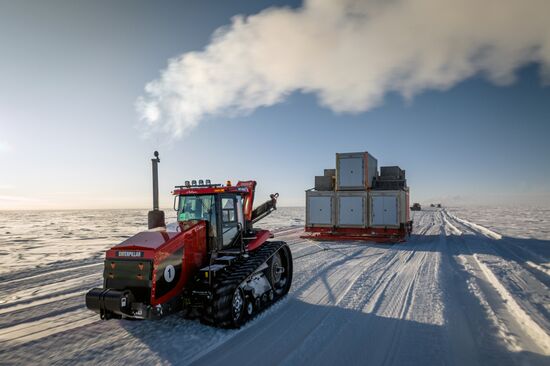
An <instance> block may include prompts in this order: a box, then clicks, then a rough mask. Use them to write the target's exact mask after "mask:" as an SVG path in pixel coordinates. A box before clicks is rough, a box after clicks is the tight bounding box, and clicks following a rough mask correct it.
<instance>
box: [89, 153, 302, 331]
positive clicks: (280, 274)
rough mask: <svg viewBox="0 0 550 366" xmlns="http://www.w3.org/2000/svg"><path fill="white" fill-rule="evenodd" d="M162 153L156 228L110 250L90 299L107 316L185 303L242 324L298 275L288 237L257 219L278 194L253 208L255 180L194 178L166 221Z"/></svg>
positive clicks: (152, 312)
mask: <svg viewBox="0 0 550 366" xmlns="http://www.w3.org/2000/svg"><path fill="white" fill-rule="evenodd" d="M155 156H156V160H155V159H153V187H154V188H153V189H154V192H155V193H154V200H153V201H154V209H153V211H150V212H149V230H148V231H144V232H141V233H138V234H136V235H134V236H132V237H131V238H129V239H127V240H125V241H124V242H122V243H120V244H118V245H116V246H114V247H112V248H111V249H109V250H108V251H107V253H106V256H105V268H104V272H103V274H104V287H103V288H94V289H91V290H90V291H89V292H88V293H87V294H86V306H87V307H88V308H89V309H90V310H93V311H95V312H97V313H99V315H100V317H101V319H111V318H137V319H156V318H160V317H162V316H164V315H166V314H169V313H173V312H176V311H180V310H183V314H184V315H185V316H187V317H196V318H200V320H201V321H202V322H203V323H207V324H210V325H213V326H218V327H239V326H241V325H242V324H243V323H245V322H246V321H247V320H248V319H250V318H251V317H253V316H254V315H255V314H257V313H259V312H261V311H262V310H263V309H265V308H267V307H269V306H270V305H271V304H273V303H274V302H275V301H277V300H278V299H280V298H281V297H283V296H284V295H285V294H286V293H287V292H288V291H289V289H290V286H291V283H292V270H293V267H292V254H291V251H290V249H289V247H288V245H287V244H286V243H284V242H282V241H275V240H270V239H273V238H274V235H273V234H272V233H271V232H269V231H268V230H262V229H257V228H254V227H253V225H254V224H255V223H256V222H258V221H259V220H261V219H262V218H264V217H265V216H267V215H269V214H270V213H271V212H272V211H273V210H275V209H276V203H277V197H278V194H277V193H275V194H272V195H271V196H270V199H269V200H268V201H267V202H265V203H263V204H262V205H260V206H258V207H257V208H256V209H253V203H254V193H255V188H256V182H255V181H240V182H238V183H237V184H236V185H231V183H230V182H227V184H225V185H221V184H211V183H210V181H209V180H206V182H203V181H199V182H198V184H197V182H196V181H192V182H188V181H187V182H185V185H182V186H176V187H175V189H174V191H173V194H174V209H175V210H177V223H176V224H174V225H172V226H170V225H169V226H168V227H165V226H164V213H163V212H162V211H159V210H158V184H157V179H156V169H157V168H156V163H158V161H160V160H158V154H156V155H155Z"/></svg>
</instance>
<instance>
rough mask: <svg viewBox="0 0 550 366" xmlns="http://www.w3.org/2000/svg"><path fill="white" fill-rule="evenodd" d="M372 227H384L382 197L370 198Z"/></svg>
mask: <svg viewBox="0 0 550 366" xmlns="http://www.w3.org/2000/svg"><path fill="white" fill-rule="evenodd" d="M372 225H373V226H383V225H384V197H383V196H373V197H372Z"/></svg>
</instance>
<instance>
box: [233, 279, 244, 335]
mask: <svg viewBox="0 0 550 366" xmlns="http://www.w3.org/2000/svg"><path fill="white" fill-rule="evenodd" d="M246 309H247V304H246V299H245V297H244V293H243V290H242V289H241V288H240V287H237V288H236V289H235V292H234V293H233V298H232V299H231V318H232V320H233V326H235V327H240V326H241V324H243V322H244V317H245V312H246Z"/></svg>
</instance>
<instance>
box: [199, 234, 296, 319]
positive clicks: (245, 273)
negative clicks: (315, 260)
mask: <svg viewBox="0 0 550 366" xmlns="http://www.w3.org/2000/svg"><path fill="white" fill-rule="evenodd" d="M281 250H282V251H285V252H286V253H285V254H286V255H287V258H288V262H289V269H290V271H291V272H290V277H289V279H288V281H289V283H288V285H287V286H286V289H285V291H284V292H283V293H280V294H279V295H276V294H274V296H273V298H272V299H271V300H269V301H266V302H262V306H261V308H260V309H256V311H255V312H254V313H255V314H253V316H254V315H256V314H258V313H259V312H261V311H263V310H264V309H266V308H267V307H269V306H271V305H272V304H273V303H274V302H276V301H277V300H279V299H280V298H282V297H283V296H284V295H286V293H287V292H288V289H289V288H290V284H291V282H292V254H291V252H290V248H289V247H288V245H287V244H286V243H285V242H283V241H273V242H267V243H266V244H264V245H262V247H261V248H259V249H257V250H255V251H253V252H251V253H249V255H248V257H244V256H243V257H241V258H239V259H238V260H236V261H235V262H233V263H232V264H231V265H230V266H228V267H227V268H225V270H224V272H223V273H222V274H220V275H218V277H217V278H216V279H215V280H213V282H212V284H211V293H212V297H211V300H209V301H208V303H207V304H205V307H204V311H203V314H202V316H201V322H202V323H205V324H208V325H212V326H215V327H220V328H238V327H240V326H241V325H243V324H244V323H245V322H246V321H247V320H248V319H243V320H242V321H241V322H240V323H238V324H235V322H234V320H233V316H232V300H233V294H234V292H235V290H236V289H237V287H239V286H240V285H241V284H242V283H243V282H244V281H246V280H247V279H248V278H249V277H250V276H251V275H253V274H254V273H256V272H257V270H258V268H259V267H260V266H261V265H262V264H264V263H266V262H267V261H269V259H270V258H271V257H273V255H274V254H275V253H277V252H278V251H281Z"/></svg>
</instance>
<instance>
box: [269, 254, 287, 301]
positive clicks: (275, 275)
mask: <svg viewBox="0 0 550 366" xmlns="http://www.w3.org/2000/svg"><path fill="white" fill-rule="evenodd" d="M266 276H267V278H268V280H269V282H270V283H271V286H272V287H273V295H274V298H275V299H278V298H280V297H282V296H284V295H285V294H286V293H287V292H288V290H289V289H290V285H291V283H292V254H291V253H290V249H289V248H288V246H287V245H284V246H282V247H281V248H280V249H279V250H278V251H277V253H275V254H274V255H273V257H271V259H270V260H269V262H268V268H267V273H266Z"/></svg>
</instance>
